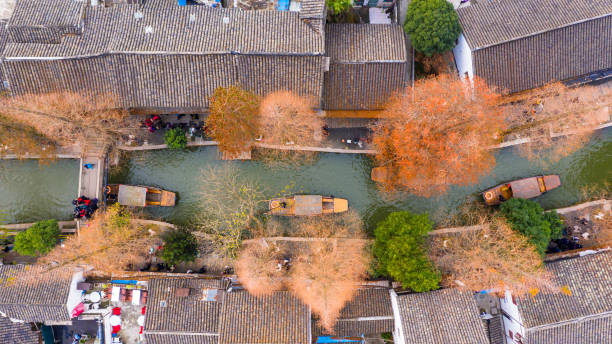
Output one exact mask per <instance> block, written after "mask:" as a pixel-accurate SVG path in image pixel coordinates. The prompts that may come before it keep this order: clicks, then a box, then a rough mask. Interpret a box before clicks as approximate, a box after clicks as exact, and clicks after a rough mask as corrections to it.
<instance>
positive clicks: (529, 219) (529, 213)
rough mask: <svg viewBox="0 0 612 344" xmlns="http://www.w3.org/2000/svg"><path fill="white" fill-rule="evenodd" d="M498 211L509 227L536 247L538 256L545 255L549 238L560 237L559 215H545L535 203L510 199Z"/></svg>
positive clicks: (561, 225)
mask: <svg viewBox="0 0 612 344" xmlns="http://www.w3.org/2000/svg"><path fill="white" fill-rule="evenodd" d="M500 210H501V212H502V214H503V215H504V216H505V217H506V220H508V222H509V223H510V227H512V229H513V230H515V231H517V232H520V233H522V234H523V235H525V236H526V237H527V238H528V239H529V240H530V241H531V242H532V243H533V244H534V245H535V246H536V249H537V251H538V253H539V254H540V255H544V254H545V253H546V248H547V247H548V243H549V242H550V239H551V237H553V238H559V237H560V236H561V231H562V229H563V222H562V221H561V219H560V218H559V215H558V214H557V213H556V212H555V213H554V214H553V213H546V214H545V213H544V210H543V209H542V207H540V205H539V204H538V203H537V202H534V201H530V200H527V199H521V198H511V199H510V200H508V201H506V202H504V203H502V205H501V207H500ZM548 214H550V215H548ZM551 222H553V224H552V225H551ZM553 231H554V232H553Z"/></svg>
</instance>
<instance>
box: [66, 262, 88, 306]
mask: <svg viewBox="0 0 612 344" xmlns="http://www.w3.org/2000/svg"><path fill="white" fill-rule="evenodd" d="M84 281H85V278H83V272H82V271H79V272H76V273H75V274H74V275H72V281H71V282H70V293H68V300H67V301H66V308H68V314H72V310H73V309H74V307H76V306H77V305H78V304H79V303H81V294H82V291H80V290H77V283H79V282H84Z"/></svg>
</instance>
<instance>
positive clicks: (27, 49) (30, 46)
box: [4, 5, 127, 58]
mask: <svg viewBox="0 0 612 344" xmlns="http://www.w3.org/2000/svg"><path fill="white" fill-rule="evenodd" d="M126 6H127V5H126ZM119 8H122V7H119ZM120 14H121V12H120V11H119V10H116V9H114V8H110V9H107V8H104V7H103V6H98V7H88V8H87V11H86V16H85V19H84V23H85V29H84V30H83V32H82V33H81V34H79V35H66V36H63V37H62V39H61V44H41V43H20V42H15V41H13V42H12V43H9V44H7V46H6V49H5V51H4V56H6V57H9V58H11V57H13V58H19V57H69V56H75V57H78V56H95V55H100V54H103V53H105V52H107V51H108V50H109V47H110V44H111V41H112V39H113V38H116V36H117V35H118V34H119V32H121V30H120V29H119V26H120V25H119V24H118V23H119V22H120V18H121V15H120ZM58 43H59V42H58Z"/></svg>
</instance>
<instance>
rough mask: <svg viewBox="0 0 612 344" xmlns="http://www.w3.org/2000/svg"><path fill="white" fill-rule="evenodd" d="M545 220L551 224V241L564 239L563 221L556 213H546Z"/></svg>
mask: <svg viewBox="0 0 612 344" xmlns="http://www.w3.org/2000/svg"><path fill="white" fill-rule="evenodd" d="M544 220H546V221H548V223H550V239H551V240H556V239H561V238H562V237H563V219H562V218H561V216H559V214H557V212H556V211H554V210H553V211H547V212H545V213H544Z"/></svg>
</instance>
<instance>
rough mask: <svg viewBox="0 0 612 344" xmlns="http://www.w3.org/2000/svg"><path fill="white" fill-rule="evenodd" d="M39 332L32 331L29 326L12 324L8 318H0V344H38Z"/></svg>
mask: <svg viewBox="0 0 612 344" xmlns="http://www.w3.org/2000/svg"><path fill="white" fill-rule="evenodd" d="M39 338H40V332H38V331H32V327H31V326H30V324H24V323H14V322H12V321H10V320H9V318H5V317H0V343H6V344H38V343H39Z"/></svg>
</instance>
